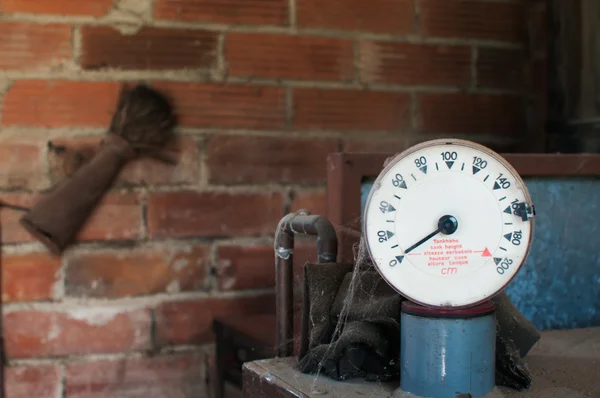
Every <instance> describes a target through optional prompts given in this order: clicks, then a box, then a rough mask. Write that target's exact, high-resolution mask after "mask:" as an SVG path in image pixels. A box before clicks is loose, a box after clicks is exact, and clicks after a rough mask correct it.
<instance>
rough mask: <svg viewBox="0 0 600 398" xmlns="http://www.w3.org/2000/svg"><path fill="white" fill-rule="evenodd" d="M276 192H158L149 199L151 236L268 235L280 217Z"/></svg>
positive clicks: (281, 201)
mask: <svg viewBox="0 0 600 398" xmlns="http://www.w3.org/2000/svg"><path fill="white" fill-rule="evenodd" d="M282 210H283V200H282V196H281V194H280V193H278V192H265V193H252V192H236V193H230V192H192V191H182V192H158V193H154V194H151V195H150V196H149V198H148V231H149V233H150V236H151V237H153V238H166V237H180V238H181V237H192V236H195V237H225V236H255V235H266V234H271V233H273V232H274V231H275V227H276V226H277V223H278V222H279V220H280V219H281V217H283V213H282Z"/></svg>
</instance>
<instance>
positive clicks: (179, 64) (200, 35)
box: [80, 26, 217, 70]
mask: <svg viewBox="0 0 600 398" xmlns="http://www.w3.org/2000/svg"><path fill="white" fill-rule="evenodd" d="M81 42H82V44H81V45H82V50H81V60H80V62H81V66H82V67H83V68H84V69H99V68H104V67H109V68H120V69H158V70H160V69H183V68H207V67H210V66H212V65H213V63H214V62H215V61H216V55H217V54H216V47H217V33H216V32H210V31H205V30H199V29H168V28H156V27H146V28H142V29H140V30H139V31H137V32H136V33H135V34H133V35H124V34H122V33H120V32H119V31H118V30H116V29H114V28H111V27H108V26H85V27H83V28H82V29H81Z"/></svg>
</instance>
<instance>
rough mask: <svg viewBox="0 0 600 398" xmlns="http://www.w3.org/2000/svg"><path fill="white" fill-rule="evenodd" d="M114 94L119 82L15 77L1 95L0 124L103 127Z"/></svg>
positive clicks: (112, 110)
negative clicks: (22, 78) (2, 99)
mask: <svg viewBox="0 0 600 398" xmlns="http://www.w3.org/2000/svg"><path fill="white" fill-rule="evenodd" d="M118 93H119V85H118V84H117V83H112V82H111V83H108V82H75V81H47V80H18V81H16V82H15V83H14V85H13V86H12V87H11V88H10V89H9V90H8V92H7V93H6V94H5V96H4V101H3V103H2V124H3V125H5V126H13V125H20V126H36V127H82V126H89V127H105V126H108V124H109V123H110V119H111V117H112V114H113V112H114V109H115V106H116V101H117V96H118ZM50 99H51V100H50Z"/></svg>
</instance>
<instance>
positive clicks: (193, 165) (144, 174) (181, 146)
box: [0, 137, 200, 186]
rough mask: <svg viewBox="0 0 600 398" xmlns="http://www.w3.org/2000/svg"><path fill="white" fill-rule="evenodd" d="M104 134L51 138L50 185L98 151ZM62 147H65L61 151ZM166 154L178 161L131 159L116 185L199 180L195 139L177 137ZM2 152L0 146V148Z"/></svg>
mask: <svg viewBox="0 0 600 398" xmlns="http://www.w3.org/2000/svg"><path fill="white" fill-rule="evenodd" d="M102 139H103V137H85V138H58V139H53V140H52V145H53V147H55V148H59V149H58V150H51V151H49V153H48V166H49V175H50V180H51V182H52V183H53V184H55V183H58V182H59V181H62V180H64V179H65V178H67V177H69V176H71V175H72V174H73V172H75V171H76V170H77V169H78V168H79V167H80V166H81V165H83V164H84V163H85V161H81V160H80V157H79V156H78V154H82V155H83V156H86V159H88V160H89V159H91V157H92V156H93V155H94V154H95V153H97V152H98V146H99V144H100V142H101V141H102ZM62 148H64V149H65V150H61V149H62ZM167 149H168V150H169V151H168V153H169V154H170V155H172V156H174V157H175V159H176V160H177V164H175V165H172V164H167V163H164V162H162V161H159V160H156V159H153V158H149V157H143V158H139V159H134V160H132V161H130V162H128V163H127V164H125V166H124V167H123V169H122V170H121V173H120V174H119V177H118V179H117V180H116V181H115V183H114V184H115V186H118V185H166V184H168V185H177V184H193V183H195V182H196V181H198V178H199V174H200V165H199V163H200V158H199V156H200V154H199V152H200V151H199V148H198V142H197V141H196V140H195V139H194V138H189V137H178V139H177V140H174V141H173V142H172V143H171V144H169V146H168V148H167ZM0 151H1V149H0Z"/></svg>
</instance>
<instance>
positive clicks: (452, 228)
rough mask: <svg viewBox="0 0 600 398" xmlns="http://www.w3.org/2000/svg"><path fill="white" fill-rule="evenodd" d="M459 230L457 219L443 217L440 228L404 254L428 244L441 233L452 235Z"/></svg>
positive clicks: (440, 220)
mask: <svg viewBox="0 0 600 398" xmlns="http://www.w3.org/2000/svg"><path fill="white" fill-rule="evenodd" d="M457 229H458V220H457V219H456V218H455V217H453V216H449V215H445V216H442V217H440V219H439V221H438V227H437V229H436V230H435V231H433V232H432V233H430V234H429V235H427V236H426V237H424V238H423V239H421V240H420V241H418V242H417V243H415V244H414V245H412V246H411V247H409V248H408V249H406V250H405V251H404V253H406V254H408V253H410V252H411V251H413V250H415V249H416V248H417V247H419V246H421V245H422V244H423V243H425V242H427V241H428V240H429V239H431V238H433V237H434V236H436V235H437V234H439V233H440V232H441V233H443V234H444V235H452V234H453V233H455V232H456V230H457Z"/></svg>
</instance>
